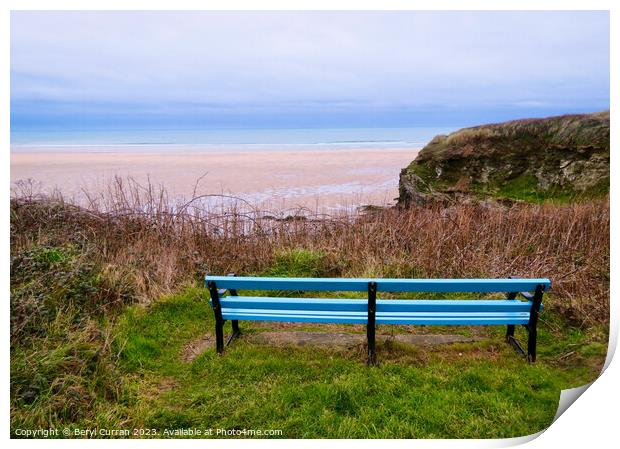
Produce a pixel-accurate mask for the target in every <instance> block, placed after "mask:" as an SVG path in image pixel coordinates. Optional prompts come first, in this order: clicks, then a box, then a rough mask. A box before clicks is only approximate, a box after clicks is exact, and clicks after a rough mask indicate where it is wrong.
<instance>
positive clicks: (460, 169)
mask: <svg viewBox="0 0 620 449" xmlns="http://www.w3.org/2000/svg"><path fill="white" fill-rule="evenodd" d="M609 146H610V143H609V111H605V112H598V113H594V114H581V115H564V116H559V117H549V118H544V119H526V120H513V121H509V122H505V123H499V124H490V125H482V126H476V127H472V128H464V129H461V130H459V131H456V132H453V133H451V134H449V135H439V136H436V137H435V138H433V140H431V142H429V144H428V145H426V146H425V147H424V148H423V149H422V151H421V152H420V153H419V154H418V156H417V158H416V159H415V160H414V161H413V162H411V164H409V166H408V167H406V168H404V169H403V170H402V171H401V174H400V181H399V198H398V204H399V205H400V206H407V205H411V204H426V203H429V202H445V201H454V200H459V199H471V198H478V199H484V198H495V199H500V200H502V199H505V200H525V201H542V200H547V199H556V200H566V199H571V198H576V197H594V196H600V195H605V194H607V193H608V192H609Z"/></svg>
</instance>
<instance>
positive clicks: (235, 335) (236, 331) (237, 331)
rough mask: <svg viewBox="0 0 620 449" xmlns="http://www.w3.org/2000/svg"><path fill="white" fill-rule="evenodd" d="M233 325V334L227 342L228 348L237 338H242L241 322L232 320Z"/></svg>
mask: <svg viewBox="0 0 620 449" xmlns="http://www.w3.org/2000/svg"><path fill="white" fill-rule="evenodd" d="M231 323H232V334H230V337H229V338H228V341H227V342H226V346H228V345H229V344H231V343H232V341H233V340H234V339H235V338H239V337H240V336H241V329H239V321H237V320H232V321H231Z"/></svg>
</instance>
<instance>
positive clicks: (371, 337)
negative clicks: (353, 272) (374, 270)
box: [366, 282, 377, 366]
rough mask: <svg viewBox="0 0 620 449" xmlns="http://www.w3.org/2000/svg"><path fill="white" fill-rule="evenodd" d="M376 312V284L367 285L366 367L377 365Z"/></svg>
mask: <svg viewBox="0 0 620 449" xmlns="http://www.w3.org/2000/svg"><path fill="white" fill-rule="evenodd" d="M376 311H377V283H376V282H369V283H368V324H367V325H366V337H367V339H368V362H367V363H368V366H374V365H376V364H377V351H376V340H375V315H376Z"/></svg>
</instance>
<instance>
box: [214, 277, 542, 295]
mask: <svg viewBox="0 0 620 449" xmlns="http://www.w3.org/2000/svg"><path fill="white" fill-rule="evenodd" d="M210 281H213V282H215V284H216V285H217V288H222V289H227V290H302V291H354V292H366V291H368V284H369V283H370V282H375V283H376V285H377V292H446V293H450V292H472V293H474V292H475V293H490V292H533V291H535V290H536V288H537V287H538V286H539V285H540V286H542V288H543V291H546V290H548V289H549V288H551V281H550V280H549V279H546V278H541V279H372V278H368V279H364V278H355V279H341V278H274V277H236V276H206V277H205V283H209V282H210Z"/></svg>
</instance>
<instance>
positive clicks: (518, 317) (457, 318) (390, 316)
mask: <svg viewBox="0 0 620 449" xmlns="http://www.w3.org/2000/svg"><path fill="white" fill-rule="evenodd" d="M222 315H223V317H224V319H227V320H252V321H291V322H315V323H329V322H332V323H350V324H366V322H367V313H364V312H342V311H340V312H330V313H325V312H322V311H311V310H294V311H291V310H269V309H223V310H222ZM528 318H529V314H528V313H526V312H486V313H458V312H457V313H447V312H409V313H404V312H403V313H377V317H376V320H377V324H449V325H471V324H525V323H527V320H528Z"/></svg>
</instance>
